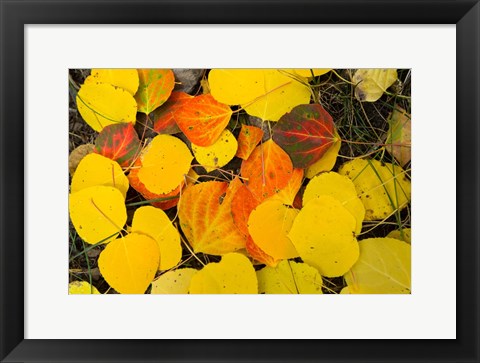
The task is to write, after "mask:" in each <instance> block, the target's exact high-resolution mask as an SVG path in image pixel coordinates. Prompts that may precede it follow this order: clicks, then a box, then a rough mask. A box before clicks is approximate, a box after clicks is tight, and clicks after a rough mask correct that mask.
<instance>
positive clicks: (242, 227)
mask: <svg viewBox="0 0 480 363" xmlns="http://www.w3.org/2000/svg"><path fill="white" fill-rule="evenodd" d="M259 204H260V201H259V200H257V199H256V198H255V197H254V196H253V194H252V192H251V191H250V190H249V189H248V187H247V186H246V185H242V186H240V187H239V188H238V189H237V191H236V192H235V195H234V196H233V198H232V210H231V212H232V217H233V223H234V224H235V226H236V227H237V228H238V229H239V231H240V232H241V233H242V234H243V235H244V236H245V237H248V236H249V235H250V233H249V232H248V217H250V213H252V211H253V210H254V209H255V208H256V207H257V206H258V205H259Z"/></svg>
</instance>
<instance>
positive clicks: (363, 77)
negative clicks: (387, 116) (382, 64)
mask: <svg viewBox="0 0 480 363" xmlns="http://www.w3.org/2000/svg"><path fill="white" fill-rule="evenodd" d="M397 78H398V76H397V70H396V69H380V68H374V69H359V70H357V71H356V72H355V74H354V75H353V77H352V82H353V83H354V84H355V85H356V87H355V98H356V99H357V100H359V101H360V102H375V101H377V100H378V99H379V98H380V97H382V95H383V93H384V92H385V91H386V90H387V88H388V87H390V86H391V85H392V84H393V83H394V82H395V81H396V80H397Z"/></svg>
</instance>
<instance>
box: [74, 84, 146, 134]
mask: <svg viewBox="0 0 480 363" xmlns="http://www.w3.org/2000/svg"><path fill="white" fill-rule="evenodd" d="M89 77H91V76H89ZM87 79H88V78H87ZM76 101H77V108H78V112H80V115H81V116H82V118H83V119H84V120H85V122H86V123H87V124H88V125H89V126H90V127H91V128H92V129H94V130H95V131H99V132H100V131H102V129H103V128H104V127H105V126H108V125H111V124H117V123H121V122H131V123H133V124H134V123H135V120H136V115H137V102H136V101H135V99H134V98H133V96H132V95H131V94H130V93H129V92H128V91H125V90H124V89H122V88H118V87H115V86H112V85H111V84H108V83H97V82H90V81H87V80H86V81H85V83H84V84H83V85H82V86H81V87H80V90H79V91H78V93H77V98H76Z"/></svg>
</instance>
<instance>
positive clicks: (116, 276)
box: [98, 233, 160, 294]
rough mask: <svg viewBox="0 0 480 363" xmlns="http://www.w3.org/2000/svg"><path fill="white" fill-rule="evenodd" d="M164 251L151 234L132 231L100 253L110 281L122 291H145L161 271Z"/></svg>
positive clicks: (100, 266)
mask: <svg viewBox="0 0 480 363" xmlns="http://www.w3.org/2000/svg"><path fill="white" fill-rule="evenodd" d="M159 260H160V253H159V251H158V244H157V242H155V240H154V239H153V238H151V237H148V236H146V235H144V234H140V233H130V234H128V235H127V236H125V237H122V238H119V239H116V240H113V241H112V242H110V243H109V244H108V245H107V247H106V248H105V249H104V250H103V251H102V253H100V257H99V258H98V267H99V268H100V273H101V274H102V276H103V278H104V279H105V281H107V283H108V284H109V285H110V286H111V287H112V288H113V289H115V291H117V292H118V293H120V294H143V293H145V291H146V290H147V287H148V285H150V283H151V282H152V280H153V278H154V277H155V274H156V272H157V270H158V263H159Z"/></svg>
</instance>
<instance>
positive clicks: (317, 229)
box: [288, 195, 359, 277]
mask: <svg viewBox="0 0 480 363" xmlns="http://www.w3.org/2000/svg"><path fill="white" fill-rule="evenodd" d="M355 229H356V220H355V218H354V217H353V216H352V214H351V213H350V212H349V211H348V210H347V209H346V208H345V207H344V206H343V205H342V204H341V202H339V201H338V200H337V199H335V198H333V197H330V196H326V195H322V196H320V197H318V198H314V199H312V200H311V201H309V202H308V203H307V204H305V205H304V206H303V208H302V209H301V210H300V212H299V213H298V216H297V218H295V220H294V221H293V226H292V228H291V230H290V233H289V234H288V237H289V238H290V240H291V241H292V243H293V245H294V246H295V248H296V250H297V251H298V253H299V255H300V257H301V258H302V260H303V261H304V262H305V263H307V264H309V265H310V266H313V267H315V268H316V269H317V270H318V271H319V272H320V274H321V275H322V276H327V277H336V276H342V275H343V274H345V273H346V272H347V271H348V270H349V269H350V268H351V267H352V266H353V264H354V263H355V262H356V261H357V259H358V254H359V249H358V243H357V239H356V238H355Z"/></svg>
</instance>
